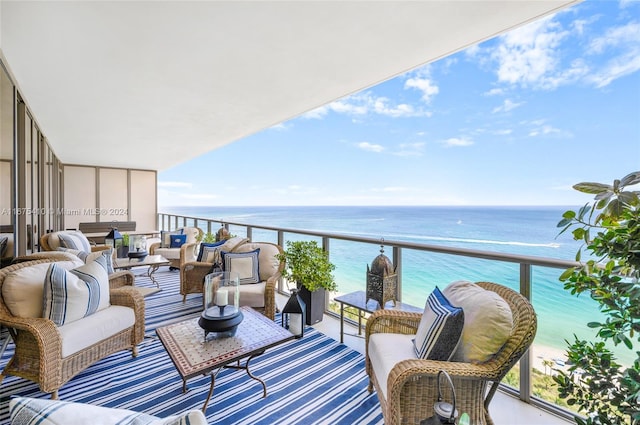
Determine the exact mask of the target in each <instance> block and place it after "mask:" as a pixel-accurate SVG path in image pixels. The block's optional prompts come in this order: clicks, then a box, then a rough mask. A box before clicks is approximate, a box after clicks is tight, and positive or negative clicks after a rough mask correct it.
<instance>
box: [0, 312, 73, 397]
mask: <svg viewBox="0 0 640 425" xmlns="http://www.w3.org/2000/svg"><path fill="white" fill-rule="evenodd" d="M0 325H3V326H5V327H7V328H9V330H10V333H11V337H12V338H13V340H14V343H15V350H16V354H18V353H19V354H20V358H22V359H23V360H25V361H32V362H34V363H36V364H39V373H38V379H37V380H38V382H40V386H41V388H42V390H43V391H45V392H51V391H53V390H54V389H55V388H57V386H59V384H60V383H59V377H58V369H59V367H60V361H61V359H62V339H61V337H60V333H59V332H58V327H57V326H56V325H55V323H53V321H51V320H49V319H45V318H42V317H37V318H34V317H29V318H24V317H16V316H12V315H10V314H6V311H5V312H1V311H0Z"/></svg>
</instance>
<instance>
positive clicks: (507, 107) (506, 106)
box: [491, 99, 523, 114]
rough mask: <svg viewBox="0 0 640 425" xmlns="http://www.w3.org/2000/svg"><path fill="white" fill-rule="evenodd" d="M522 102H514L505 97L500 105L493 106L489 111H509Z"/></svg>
mask: <svg viewBox="0 0 640 425" xmlns="http://www.w3.org/2000/svg"><path fill="white" fill-rule="evenodd" d="M522 104H523V102H520V103H516V102H513V101H511V100H510V99H505V100H504V102H503V103H502V105H500V106H497V107H495V108H493V110H492V111H491V113H493V114H495V113H497V112H509V111H511V110H513V109H515V108H517V107H519V106H520V105H522Z"/></svg>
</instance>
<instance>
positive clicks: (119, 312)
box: [58, 305, 136, 357]
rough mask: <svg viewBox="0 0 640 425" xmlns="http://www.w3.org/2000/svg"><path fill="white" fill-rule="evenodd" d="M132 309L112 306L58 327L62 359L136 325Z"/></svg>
mask: <svg viewBox="0 0 640 425" xmlns="http://www.w3.org/2000/svg"><path fill="white" fill-rule="evenodd" d="M135 321H136V318H135V313H134V311H133V309H132V308H129V307H124V306H120V305H112V306H110V307H109V308H105V309H103V310H100V311H98V312H96V313H94V314H92V315H90V316H87V317H85V318H83V319H82V320H76V321H75V322H71V323H66V324H65V325H63V326H60V327H58V331H59V332H60V337H61V339H62V357H67V356H69V355H71V354H73V353H77V352H78V351H80V350H82V349H84V348H87V347H89V346H91V345H93V344H96V343H98V342H100V341H103V340H105V339H107V338H109V337H110V336H112V335H115V334H116V333H118V332H121V331H123V330H125V329H127V328H130V327H131V326H133V324H134V323H135Z"/></svg>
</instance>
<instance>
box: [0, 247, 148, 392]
mask: <svg viewBox="0 0 640 425" xmlns="http://www.w3.org/2000/svg"><path fill="white" fill-rule="evenodd" d="M52 261H55V260H53V259H41V260H34V261H27V262H22V263H19V264H14V265H11V266H8V267H5V268H3V269H1V270H0V294H2V287H3V284H4V282H5V278H6V277H7V276H8V275H9V274H10V273H12V272H17V271H19V270H20V269H23V268H26V267H31V266H35V265H38V264H43V263H50V262H52ZM133 279H134V277H133V274H132V273H131V272H117V273H114V274H112V275H110V276H109V286H110V288H111V290H110V303H111V305H115V306H125V307H130V308H131V309H133V313H134V316H135V323H134V325H133V326H131V327H129V328H126V329H124V330H122V331H120V332H118V333H116V334H115V335H112V336H111V337H108V338H106V339H103V340H101V341H98V342H97V343H95V344H92V345H90V346H89V347H86V348H83V349H80V350H79V351H76V352H74V353H72V354H69V355H67V356H66V357H62V339H61V335H60V331H59V330H58V328H57V326H56V325H55V324H54V323H53V322H52V321H51V320H49V319H44V318H39V317H38V318H33V317H29V318H24V317H17V316H14V315H13V314H12V313H11V311H10V310H9V308H8V307H7V305H6V304H5V301H4V297H2V296H0V324H1V325H2V326H4V327H6V328H8V329H9V332H10V334H11V337H12V339H13V341H14V344H15V352H14V355H13V357H12V358H11V359H10V360H9V362H8V363H7V365H6V366H5V368H4V370H3V371H2V373H1V374H0V385H1V384H2V380H3V379H4V377H5V376H8V375H15V376H20V377H22V378H24V379H27V380H30V381H33V382H35V383H37V384H38V386H39V387H40V389H41V390H42V391H43V392H47V393H51V398H53V399H56V398H58V389H59V388H60V387H61V386H62V385H64V384H65V383H66V382H68V381H69V380H70V379H72V378H73V377H74V376H75V375H77V374H78V373H79V372H81V371H83V370H84V369H86V368H87V367H89V366H90V365H92V364H93V363H95V362H97V361H99V360H100V359H102V358H104V357H106V356H108V355H110V354H112V353H115V352H117V351H121V350H132V354H133V356H134V357H136V356H137V355H138V349H137V344H139V343H140V342H142V340H143V339H144V327H145V318H144V305H145V304H144V297H143V296H142V295H141V294H140V292H139V291H137V290H136V289H135V288H133V287H132V285H133ZM107 310H108V309H107ZM81 320H84V319H81Z"/></svg>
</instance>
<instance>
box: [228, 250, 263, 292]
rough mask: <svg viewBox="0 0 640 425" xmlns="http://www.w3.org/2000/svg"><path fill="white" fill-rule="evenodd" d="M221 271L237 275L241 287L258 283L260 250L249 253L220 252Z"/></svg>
mask: <svg viewBox="0 0 640 425" xmlns="http://www.w3.org/2000/svg"><path fill="white" fill-rule="evenodd" d="M221 254H222V269H223V270H224V271H226V272H229V273H237V274H238V281H239V283H240V284H241V285H243V284H246V283H258V282H260V270H259V268H258V255H260V248H256V249H255V250H253V251H249V252H226V251H222V252H221Z"/></svg>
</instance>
